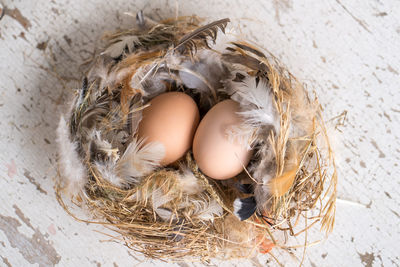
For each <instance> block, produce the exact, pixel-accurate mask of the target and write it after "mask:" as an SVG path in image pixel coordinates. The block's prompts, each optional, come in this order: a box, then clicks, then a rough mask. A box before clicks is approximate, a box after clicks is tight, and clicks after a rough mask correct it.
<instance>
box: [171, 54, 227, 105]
mask: <svg viewBox="0 0 400 267" xmlns="http://www.w3.org/2000/svg"><path fill="white" fill-rule="evenodd" d="M171 68H174V66H171ZM177 69H178V70H179V76H180V79H181V81H182V83H183V84H184V85H185V86H186V87H187V88H191V89H194V90H195V91H196V92H198V93H200V102H201V103H200V104H201V105H202V106H203V105H207V106H212V105H214V104H215V103H216V101H217V93H216V92H217V91H218V90H219V89H220V88H222V86H223V85H222V83H221V80H222V79H223V78H224V77H226V76H227V75H228V74H229V72H228V70H227V67H226V66H225V65H224V64H223V63H222V62H221V59H220V56H219V54H217V53H215V52H213V51H209V50H202V51H200V52H199V53H197V55H196V60H185V61H184V62H182V63H181V64H180V67H179V68H177ZM211 97H212V98H211Z"/></svg>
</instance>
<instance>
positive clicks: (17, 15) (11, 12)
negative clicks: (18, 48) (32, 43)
mask: <svg viewBox="0 0 400 267" xmlns="http://www.w3.org/2000/svg"><path fill="white" fill-rule="evenodd" d="M4 14H5V15H8V16H10V17H11V18H13V19H15V20H16V21H18V23H19V24H21V25H22V27H24V28H25V30H28V29H29V28H30V27H31V26H32V25H31V22H30V21H29V20H28V19H27V18H26V17H25V16H23V15H22V14H21V12H20V11H19V9H18V8H14V9H8V8H5V9H4Z"/></svg>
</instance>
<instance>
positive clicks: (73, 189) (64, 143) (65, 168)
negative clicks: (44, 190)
mask: <svg viewBox="0 0 400 267" xmlns="http://www.w3.org/2000/svg"><path fill="white" fill-rule="evenodd" d="M69 133H70V130H69V128H68V126H67V122H66V121H65V119H64V116H61V118H60V121H59V124H58V127H57V143H58V151H59V153H60V154H59V164H60V173H61V180H62V181H61V182H62V184H63V187H64V188H65V190H66V191H67V192H68V193H69V194H70V195H72V196H77V195H79V194H80V193H81V192H82V190H83V188H84V186H85V184H86V182H87V175H86V171H85V167H84V166H83V164H82V160H81V159H80V158H79V155H78V152H77V144H76V142H72V141H71V139H70V134H69Z"/></svg>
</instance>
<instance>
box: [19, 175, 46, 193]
mask: <svg viewBox="0 0 400 267" xmlns="http://www.w3.org/2000/svg"><path fill="white" fill-rule="evenodd" d="M24 176H25V177H26V178H27V179H28V181H29V182H30V183H31V184H33V185H34V186H36V189H37V190H38V191H39V192H40V193H42V194H46V195H47V192H46V191H45V190H43V188H42V187H41V186H40V184H39V183H38V182H36V180H35V178H33V177H32V176H31V175H30V172H29V171H28V170H26V169H25V170H24Z"/></svg>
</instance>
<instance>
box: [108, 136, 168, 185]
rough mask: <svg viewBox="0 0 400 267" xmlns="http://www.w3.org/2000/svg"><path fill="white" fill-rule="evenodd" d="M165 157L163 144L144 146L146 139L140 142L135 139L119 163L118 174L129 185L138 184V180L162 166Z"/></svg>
mask: <svg viewBox="0 0 400 267" xmlns="http://www.w3.org/2000/svg"><path fill="white" fill-rule="evenodd" d="M164 155H165V148H164V145H163V144H161V143H158V142H151V143H148V144H144V139H140V140H138V139H137V138H136V137H134V138H133V140H132V142H131V143H130V144H129V145H128V147H127V149H126V150H125V152H124V154H123V155H122V157H121V159H120V160H119V161H118V162H117V166H116V168H117V169H116V170H117V173H118V175H119V176H120V177H123V178H124V179H126V180H127V181H128V182H129V183H135V182H138V180H139V179H138V178H140V177H143V176H145V175H147V174H149V173H151V172H152V171H153V170H154V169H156V168H158V167H159V166H160V161H161V160H162V159H163V158H164Z"/></svg>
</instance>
